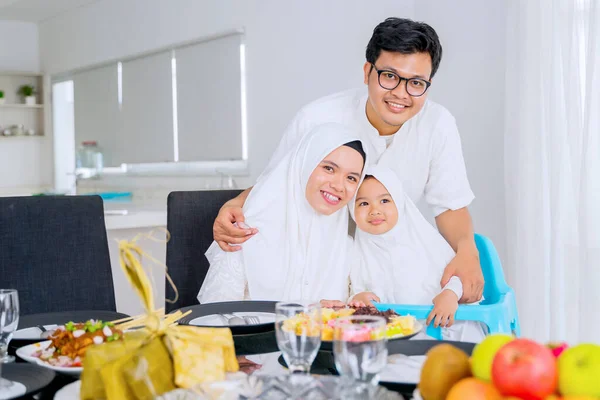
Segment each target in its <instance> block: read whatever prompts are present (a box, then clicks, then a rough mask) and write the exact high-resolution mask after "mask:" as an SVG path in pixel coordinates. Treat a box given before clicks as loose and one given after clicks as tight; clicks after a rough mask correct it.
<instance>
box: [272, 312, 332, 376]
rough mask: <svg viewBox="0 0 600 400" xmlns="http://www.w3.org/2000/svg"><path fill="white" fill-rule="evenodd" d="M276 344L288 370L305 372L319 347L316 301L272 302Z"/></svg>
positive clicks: (319, 317) (320, 323)
mask: <svg viewBox="0 0 600 400" xmlns="http://www.w3.org/2000/svg"><path fill="white" fill-rule="evenodd" d="M275 314H276V315H275V333H276V336H277V346H278V347H279V350H281V352H282V353H283V358H284V360H285V362H286V364H287V365H288V368H289V370H290V372H291V373H301V374H308V372H309V371H310V366H311V365H312V363H313V361H314V359H315V357H316V356H317V352H318V351H319V347H320V346H321V325H322V323H323V322H322V319H321V306H320V305H319V303H307V302H279V303H277V304H276V305H275Z"/></svg>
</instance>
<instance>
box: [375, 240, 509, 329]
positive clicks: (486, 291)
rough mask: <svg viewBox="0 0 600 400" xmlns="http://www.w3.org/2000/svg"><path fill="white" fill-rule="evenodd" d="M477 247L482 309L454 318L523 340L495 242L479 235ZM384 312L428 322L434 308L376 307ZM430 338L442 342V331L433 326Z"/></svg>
mask: <svg viewBox="0 0 600 400" xmlns="http://www.w3.org/2000/svg"><path fill="white" fill-rule="evenodd" d="M475 244H476V245H477V250H479V261H480V263H481V270H482V271H483V277H484V279H485V286H484V288H483V298H484V299H483V300H482V301H481V303H480V304H478V305H462V304H461V305H459V306H458V311H457V312H456V315H455V316H454V319H455V320H456V321H459V320H460V321H479V322H483V323H484V324H485V325H487V327H488V330H489V333H509V334H510V333H512V334H514V335H516V336H517V337H519V336H521V327H520V325H519V316H518V315H517V303H516V300H515V293H514V291H513V290H512V289H511V288H510V287H509V286H508V285H507V284H506V281H505V279H504V272H503V271H502V264H501V263H500V257H498V252H497V251H496V248H495V247H494V244H493V243H492V241H491V240H490V239H489V238H487V237H485V236H483V235H479V234H475ZM374 304H375V307H377V309H378V310H380V311H385V310H388V309H392V310H394V311H396V312H397V313H398V314H401V315H406V314H410V315H413V316H414V317H415V318H416V319H419V320H424V319H426V318H427V315H428V314H429V312H430V311H431V310H432V309H433V305H428V306H423V305H409V304H384V303H374ZM426 333H427V335H429V336H431V337H433V338H435V339H438V340H441V339H442V330H441V328H434V326H433V322H432V323H431V324H430V325H429V326H428V327H427V331H426Z"/></svg>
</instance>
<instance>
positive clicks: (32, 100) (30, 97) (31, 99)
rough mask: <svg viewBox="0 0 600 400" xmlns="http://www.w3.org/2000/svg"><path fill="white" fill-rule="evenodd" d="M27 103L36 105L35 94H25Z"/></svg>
mask: <svg viewBox="0 0 600 400" xmlns="http://www.w3.org/2000/svg"><path fill="white" fill-rule="evenodd" d="M25 104H27V105H28V106H33V105H35V96H25Z"/></svg>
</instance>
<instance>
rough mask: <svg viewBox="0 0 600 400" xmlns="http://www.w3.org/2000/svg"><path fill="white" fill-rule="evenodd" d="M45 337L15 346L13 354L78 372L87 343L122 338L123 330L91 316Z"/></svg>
mask: <svg viewBox="0 0 600 400" xmlns="http://www.w3.org/2000/svg"><path fill="white" fill-rule="evenodd" d="M46 336H47V337H48V339H49V340H46V341H43V342H38V343H34V344H30V345H28V346H24V347H21V348H19V349H17V356H18V357H20V358H22V359H23V360H25V361H28V362H31V363H34V364H38V365H41V366H43V367H46V368H50V369H52V370H55V371H57V372H62V373H66V374H69V375H79V374H80V373H81V371H82V369H83V368H82V363H83V358H84V357H85V352H86V351H87V349H89V348H90V347H91V346H94V345H100V344H102V343H105V342H112V341H116V340H123V332H122V331H121V330H120V329H118V328H117V327H115V325H114V324H112V323H111V322H103V321H100V320H93V319H92V320H88V321H86V322H80V323H75V322H69V323H67V324H65V325H59V326H57V327H56V329H54V330H53V331H51V332H49V333H48V334H47V335H46Z"/></svg>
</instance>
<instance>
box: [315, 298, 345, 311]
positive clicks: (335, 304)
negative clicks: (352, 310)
mask: <svg viewBox="0 0 600 400" xmlns="http://www.w3.org/2000/svg"><path fill="white" fill-rule="evenodd" d="M320 303H321V307H322V308H333V309H336V308H344V307H346V303H344V302H343V301H339V300H321V301H320Z"/></svg>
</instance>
